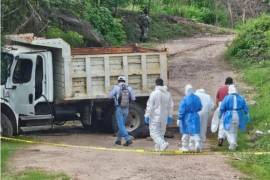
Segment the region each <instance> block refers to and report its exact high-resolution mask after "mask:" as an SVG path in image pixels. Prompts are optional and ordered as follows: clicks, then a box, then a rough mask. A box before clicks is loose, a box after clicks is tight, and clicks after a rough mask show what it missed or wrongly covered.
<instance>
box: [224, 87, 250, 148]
mask: <svg viewBox="0 0 270 180" xmlns="http://www.w3.org/2000/svg"><path fill="white" fill-rule="evenodd" d="M228 92H229V95H227V96H226V97H225V98H224V99H223V101H222V103H221V106H220V114H219V118H220V119H222V122H223V126H224V134H225V137H226V139H227V140H228V142H229V150H235V149H236V147H237V131H238V128H240V129H241V130H245V128H246V124H247V122H248V121H249V110H248V106H247V104H246V101H245V99H244V98H243V97H242V96H240V95H239V94H238V93H237V90H236V88H235V86H234V85H230V86H229V90H228Z"/></svg>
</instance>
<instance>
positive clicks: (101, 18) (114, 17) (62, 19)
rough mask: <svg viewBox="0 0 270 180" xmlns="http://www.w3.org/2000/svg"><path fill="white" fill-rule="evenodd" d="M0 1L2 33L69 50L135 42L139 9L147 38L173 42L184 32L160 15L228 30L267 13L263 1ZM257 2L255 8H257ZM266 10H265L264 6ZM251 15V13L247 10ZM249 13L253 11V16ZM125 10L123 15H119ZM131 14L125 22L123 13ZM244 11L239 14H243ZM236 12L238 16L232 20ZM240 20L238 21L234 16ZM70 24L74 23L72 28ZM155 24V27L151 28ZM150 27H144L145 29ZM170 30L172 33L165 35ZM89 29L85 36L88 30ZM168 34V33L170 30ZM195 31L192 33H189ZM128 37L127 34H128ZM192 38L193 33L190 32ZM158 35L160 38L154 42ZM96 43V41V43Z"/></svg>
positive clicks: (179, 26) (265, 2)
mask: <svg viewBox="0 0 270 180" xmlns="http://www.w3.org/2000/svg"><path fill="white" fill-rule="evenodd" d="M229 2H230V1H229V0H215V1H214V0H155V1H153V0H46V1H45V0H42V1H38V0H3V1H2V2H1V5H2V7H1V10H2V19H1V20H2V29H1V31H2V35H5V34H11V33H15V34H16V33H27V32H33V33H35V34H37V35H45V36H47V37H49V38H50V37H57V36H58V37H61V38H63V39H64V40H66V41H67V42H69V43H70V44H71V45H72V46H76V47H80V46H104V45H123V44H126V43H127V42H138V41H139V38H137V36H138V34H139V30H138V25H137V23H138V22H137V21H138V19H137V18H136V17H138V15H139V14H140V12H141V10H142V9H143V8H148V9H149V11H150V17H151V18H152V20H153V21H152V24H151V26H153V28H152V29H150V31H149V35H150V40H156V39H157V40H162V39H165V37H168V38H175V37H176V36H178V35H180V36H181V35H185V34H190V33H188V31H185V30H188V29H192V28H193V27H190V28H189V27H186V26H184V25H183V26H181V25H176V24H175V23H172V22H170V21H168V20H167V19H164V18H159V17H160V15H173V16H180V17H184V18H188V19H191V20H194V21H197V22H203V23H207V24H213V25H217V26H223V27H229V26H230V27H231V26H232V25H234V24H237V22H238V21H240V19H241V21H245V19H247V18H248V17H251V16H256V15H258V14H259V13H258V12H257V10H256V11H255V10H252V9H260V10H261V11H262V12H263V11H265V10H267V8H264V7H265V4H267V3H268V1H267V0H265V1H263V2H257V5H256V4H255V5H256V7H259V8H252V6H254V3H253V4H249V2H248V3H246V4H245V5H246V6H247V5H249V6H248V7H245V6H243V5H241V0H237V1H235V2H237V3H234V4H229ZM258 4H259V5H260V6H258ZM266 7H267V6H266ZM249 11H251V12H249ZM253 11H254V12H253ZM123 12H126V13H123ZM132 12H133V13H134V14H135V16H134V18H133V19H132V20H133V21H132V23H133V24H132V23H131V21H128V14H129V13H132ZM243 13H245V14H243ZM238 14H239V18H238V19H237V18H236V19H233V18H234V16H236V15H238ZM240 17H241V18H240ZM74 22H76V24H73V23H74ZM157 25H159V27H160V28H157ZM151 26H150V28H151ZM169 29H173V31H174V32H176V33H171V32H170V30H169ZM90 31H91V32H90ZM173 31H172V32H173ZM193 32H196V29H195V30H194V31H193ZM132 33H133V34H132ZM191 34H194V33H191ZM159 37H162V38H159ZM97 42H98V43H97Z"/></svg>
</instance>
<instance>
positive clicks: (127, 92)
mask: <svg viewBox="0 0 270 180" xmlns="http://www.w3.org/2000/svg"><path fill="white" fill-rule="evenodd" d="M109 98H113V99H114V105H115V116H116V121H117V126H118V133H117V139H116V141H115V144H117V145H121V140H122V138H125V140H126V143H125V144H124V146H128V145H130V144H132V139H131V136H129V134H128V132H127V130H126V127H125V123H126V120H127V117H128V111H129V103H130V101H135V100H136V97H135V94H134V92H133V90H132V88H131V87H130V86H128V85H127V84H126V79H125V77H124V76H119V77H118V85H115V86H114V87H113V89H112V90H111V92H110V94H109Z"/></svg>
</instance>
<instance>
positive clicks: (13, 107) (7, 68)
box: [1, 45, 53, 136]
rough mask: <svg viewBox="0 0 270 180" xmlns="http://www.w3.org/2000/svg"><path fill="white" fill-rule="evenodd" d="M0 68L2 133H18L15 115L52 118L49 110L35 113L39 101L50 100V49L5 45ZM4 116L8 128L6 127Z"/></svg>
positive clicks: (40, 102)
mask: <svg viewBox="0 0 270 180" xmlns="http://www.w3.org/2000/svg"><path fill="white" fill-rule="evenodd" d="M1 67H2V72H1V119H2V121H3V123H4V124H5V126H4V127H3V128H1V130H2V131H3V132H2V133H3V135H8V136H10V135H12V134H18V127H19V123H20V122H19V118H20V119H23V118H24V116H25V117H27V118H28V119H31V118H34V117H35V116H36V117H35V118H36V119H42V118H46V119H50V118H52V114H51V113H46V114H45V115H44V114H43V115H41V114H39V111H40V110H39V108H40V105H41V104H44V103H49V102H53V83H52V82H53V76H52V74H53V73H52V54H51V52H50V51H47V50H46V49H34V48H27V47H24V46H18V45H17V46H16V45H13V46H5V47H4V48H3V49H2V52H1ZM47 107H48V106H47ZM37 115H39V116H37ZM14 117H15V118H14ZM7 119H9V120H10V121H11V123H9V124H11V125H12V128H10V127H6V126H8V125H6V124H8V123H7V122H5V121H7ZM10 129H12V130H10Z"/></svg>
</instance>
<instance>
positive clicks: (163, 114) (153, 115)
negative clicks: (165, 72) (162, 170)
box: [144, 79, 173, 151]
mask: <svg viewBox="0 0 270 180" xmlns="http://www.w3.org/2000/svg"><path fill="white" fill-rule="evenodd" d="M144 118H145V120H144V121H145V123H146V124H149V130H150V136H151V138H152V139H153V141H154V142H155V150H156V151H163V150H165V149H167V148H168V146H169V143H168V142H166V141H165V139H164V135H165V132H166V126H167V124H172V123H173V101H172V97H171V94H170V93H169V92H168V91H167V87H166V86H164V84H163V80H162V79H157V80H156V87H155V90H154V91H153V92H152V93H151V94H150V97H149V99H148V101H147V107H146V110H145V115H144Z"/></svg>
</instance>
